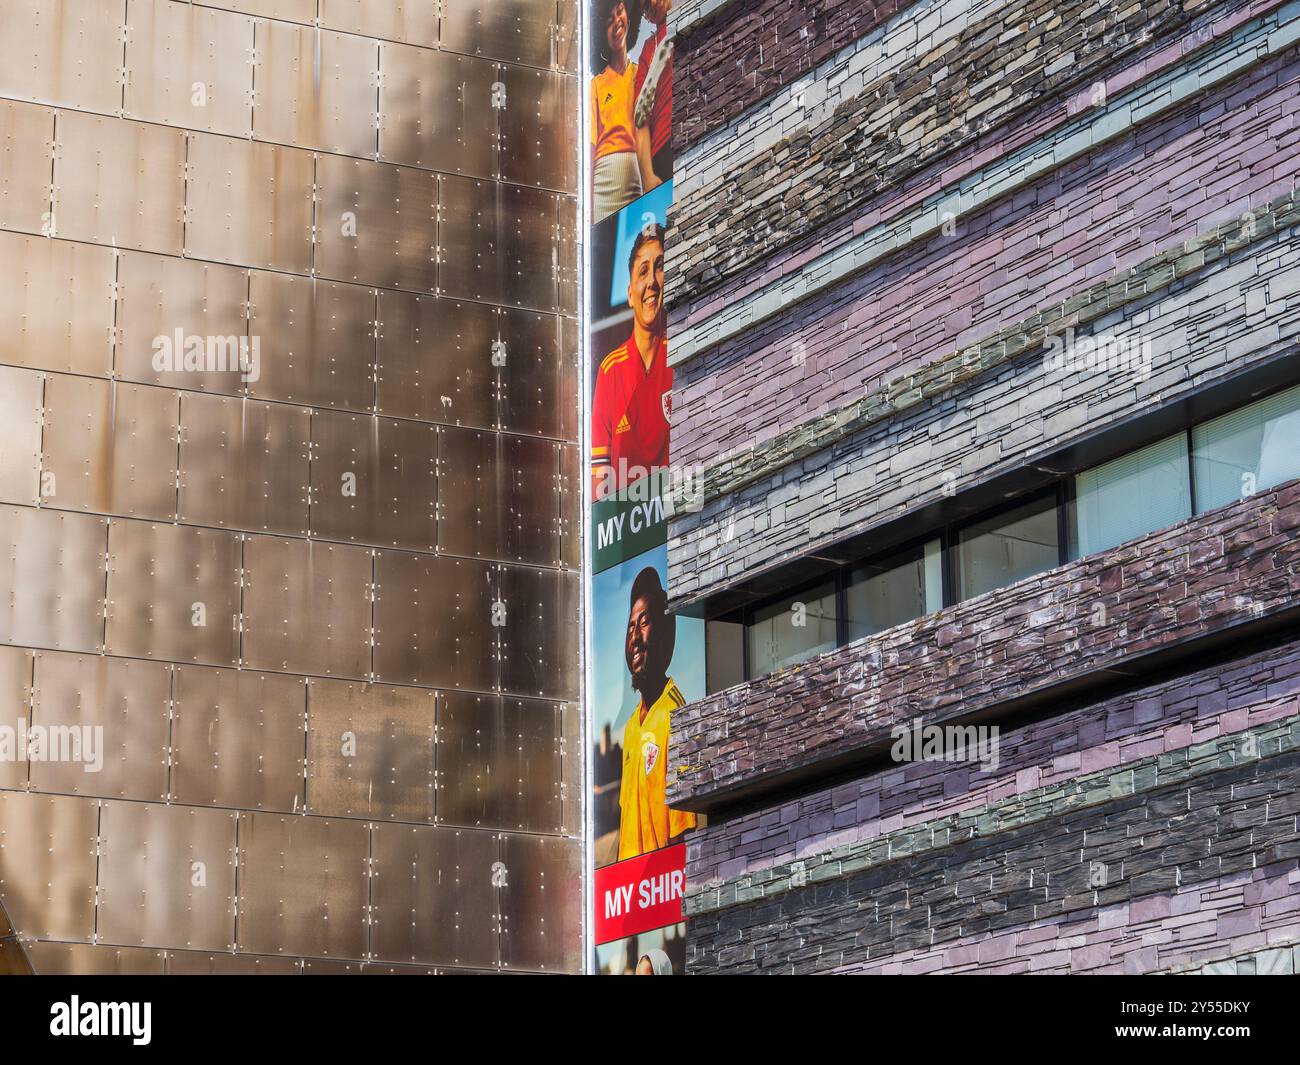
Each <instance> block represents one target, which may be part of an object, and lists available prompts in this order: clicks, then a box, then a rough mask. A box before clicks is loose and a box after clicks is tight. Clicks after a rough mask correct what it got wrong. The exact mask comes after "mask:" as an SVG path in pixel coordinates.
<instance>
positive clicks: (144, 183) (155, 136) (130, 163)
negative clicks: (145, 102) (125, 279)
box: [53, 111, 185, 255]
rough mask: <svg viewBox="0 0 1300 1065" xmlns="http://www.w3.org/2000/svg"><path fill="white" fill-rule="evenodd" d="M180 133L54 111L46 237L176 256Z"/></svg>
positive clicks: (180, 233) (180, 223) (180, 232)
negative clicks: (51, 195)
mask: <svg viewBox="0 0 1300 1065" xmlns="http://www.w3.org/2000/svg"><path fill="white" fill-rule="evenodd" d="M184 215H185V133H184V132H182V131H181V130H178V129H167V128H165V127H163V126H154V125H149V124H147V123H144V122H123V121H122V120H121V119H117V118H101V117H100V116H98V115H88V114H83V113H82V112H80V111H60V112H59V114H58V117H57V120H56V122H55V144H54V219H53V234H54V235H55V236H59V237H63V238H64V239H65V240H78V241H85V242H87V243H90V244H108V245H110V246H112V247H114V248H136V249H138V250H141V251H157V252H166V253H168V254H169V255H179V254H180V253H181V250H182V248H183V246H184Z"/></svg>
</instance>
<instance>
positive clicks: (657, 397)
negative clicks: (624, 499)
mask: <svg viewBox="0 0 1300 1065" xmlns="http://www.w3.org/2000/svg"><path fill="white" fill-rule="evenodd" d="M672 388H673V371H672V367H670V366H669V365H668V342H667V340H666V339H664V338H660V340H659V344H658V346H657V347H656V349H655V353H654V357H653V358H652V359H651V361H650V368H649V370H647V369H646V366H645V363H644V362H642V361H641V353H640V352H639V351H638V350H637V346H636V339H635V338H634V337H628V339H627V342H626V343H624V344H622V345H620V346H619V347H617V348H615V349H614V350H613V351H611V352H610V353H609V354H608V355H606V356H605V358H604V359H603V360H602V362H601V364H600V369H599V370H597V371H596V395H595V398H594V399H593V400H592V403H591V466H592V473H593V475H596V474H599V475H602V476H601V478H600V480H601V482H602V483H603V484H613V485H614V489H615V490H616V491H618V490H621V489H623V488H626V487H627V485H628V484H630V483H631V482H632V481H635V480H637V479H638V478H639V477H644V476H645V475H646V474H647V473H649V472H651V471H652V470H653V469H654V468H656V467H660V468H666V467H667V466H668V435H669V431H668V419H669V418H670V417H671V415H672ZM607 466H612V467H613V473H612V474H610V473H608V472H605V470H604V469H603V467H607ZM596 479H597V478H596V477H595V476H593V482H594V481H595V480H596ZM593 487H594V485H593Z"/></svg>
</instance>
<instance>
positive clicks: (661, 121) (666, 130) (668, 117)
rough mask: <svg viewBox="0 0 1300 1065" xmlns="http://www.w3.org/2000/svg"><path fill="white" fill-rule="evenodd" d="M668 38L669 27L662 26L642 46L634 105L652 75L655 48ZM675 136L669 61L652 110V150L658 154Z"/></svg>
mask: <svg viewBox="0 0 1300 1065" xmlns="http://www.w3.org/2000/svg"><path fill="white" fill-rule="evenodd" d="M666 36H668V26H667V25H666V24H665V25H663V26H660V27H659V29H658V30H656V31H655V32H654V33H652V34H651V35H650V37H649V39H648V40H647V41H646V42H645V44H643V45H642V46H641V59H640V61H639V62H638V63H637V65H636V90H635V91H634V92H633V94H632V105H633V107H635V106H636V98H637V97H638V96H640V95H641V86H642V85H644V84H645V79H646V75H647V74H649V73H650V60H651V58H653V56H654V52H655V48H656V47H657V46H658V44H659V42H661V41H662V40H663V39H664V38H665V37H666ZM672 135H673V61H672V60H671V59H670V60H668V65H667V66H665V67H664V72H663V73H662V74H661V75H660V76H659V86H658V88H656V89H655V105H654V107H653V108H651V110H650V150H651V151H652V152H654V153H656V154H657V153H658V152H659V151H660V150H661V149H662V148H663V147H664V145H666V144H667V143H668V141H669V140H670V139H671V138H672Z"/></svg>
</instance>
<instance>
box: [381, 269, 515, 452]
mask: <svg viewBox="0 0 1300 1065" xmlns="http://www.w3.org/2000/svg"><path fill="white" fill-rule="evenodd" d="M379 318H380V322H379V384H378V388H379V411H380V413H382V414H392V415H397V416H399V417H406V418H422V419H425V420H428V421H436V422H446V423H449V424H453V425H474V426H480V427H482V428H485V429H490V428H492V427H493V426H494V425H495V424H496V406H497V400H496V391H497V389H496V378H497V368H496V367H495V366H493V364H492V344H493V342H494V341H495V340H496V339H497V336H498V333H497V311H496V308H494V307H488V306H486V305H485V304H482V303H460V302H457V301H456V300H447V299H440V298H435V297H433V296H413V295H410V294H408V293H405V292H381V293H380V294H379Z"/></svg>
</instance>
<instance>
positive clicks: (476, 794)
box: [438, 692, 562, 832]
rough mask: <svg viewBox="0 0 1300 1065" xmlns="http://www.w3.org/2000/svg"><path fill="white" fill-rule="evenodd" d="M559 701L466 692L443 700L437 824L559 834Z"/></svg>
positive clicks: (447, 695) (441, 696) (444, 695)
mask: <svg viewBox="0 0 1300 1065" xmlns="http://www.w3.org/2000/svg"><path fill="white" fill-rule="evenodd" d="M560 759H561V739H560V714H559V704H557V703H546V702H541V701H538V700H534V699H511V698H502V697H501V696H497V695H478V694H472V693H469V692H442V693H440V694H439V696H438V821H439V823H440V824H441V823H445V824H453V825H470V826H479V827H487V828H518V829H524V830H525V831H530V832H558V831H559V830H560V824H561V820H562V808H561V797H560V768H561V767H560Z"/></svg>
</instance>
